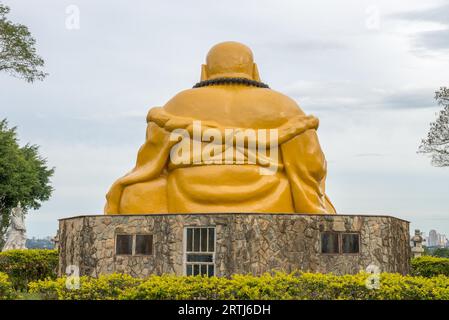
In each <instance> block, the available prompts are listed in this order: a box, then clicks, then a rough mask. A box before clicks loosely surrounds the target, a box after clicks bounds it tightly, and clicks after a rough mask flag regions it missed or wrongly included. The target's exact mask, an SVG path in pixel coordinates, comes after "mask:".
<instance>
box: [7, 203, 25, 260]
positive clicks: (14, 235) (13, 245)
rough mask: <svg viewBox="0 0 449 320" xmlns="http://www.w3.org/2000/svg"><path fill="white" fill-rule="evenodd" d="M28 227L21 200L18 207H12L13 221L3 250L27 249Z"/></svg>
mask: <svg viewBox="0 0 449 320" xmlns="http://www.w3.org/2000/svg"><path fill="white" fill-rule="evenodd" d="M25 233H26V227H25V217H24V214H23V209H22V206H21V204H20V202H19V204H18V205H17V207H15V208H14V209H12V212H11V223H10V225H9V227H8V230H7V231H6V242H5V245H4V247H3V250H2V251H6V250H12V249H26V247H25V243H26V234H25Z"/></svg>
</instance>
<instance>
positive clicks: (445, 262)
mask: <svg viewBox="0 0 449 320" xmlns="http://www.w3.org/2000/svg"><path fill="white" fill-rule="evenodd" d="M411 274H412V275H414V276H423V277H434V276H437V275H445V276H449V259H447V258H437V257H432V256H422V257H418V258H414V259H412V268H411Z"/></svg>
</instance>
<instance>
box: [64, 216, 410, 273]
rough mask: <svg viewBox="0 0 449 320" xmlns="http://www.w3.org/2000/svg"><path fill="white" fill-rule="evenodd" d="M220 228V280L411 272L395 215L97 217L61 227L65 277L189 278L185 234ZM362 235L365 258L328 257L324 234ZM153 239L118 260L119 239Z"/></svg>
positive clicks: (403, 229) (404, 230)
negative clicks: (139, 252) (143, 250)
mask: <svg viewBox="0 0 449 320" xmlns="http://www.w3.org/2000/svg"><path fill="white" fill-rule="evenodd" d="M186 226H215V227H216V254H215V270H216V275H218V276H229V275H231V274H234V273H244V274H246V273H252V274H261V273H263V272H265V271H270V270H273V269H276V270H284V271H287V272H290V271H293V270H297V269H301V270H305V271H312V272H322V273H327V272H333V273H336V274H345V273H357V272H359V271H360V270H361V269H365V268H366V267H367V266H368V265H370V264H374V265H377V266H378V267H380V269H381V271H384V272H398V273H402V274H406V273H407V272H408V271H409V260H410V247H409V223H408V222H407V221H404V220H400V219H397V218H393V217H388V216H363V215H354V216H352V215H301V214H247V213H245V214H161V215H113V216H112V215H111V216H107V215H101V216H100V215H97V216H80V217H74V218H67V219H62V220H60V222H59V250H60V257H59V260H60V261H59V262H60V263H59V274H64V273H65V270H66V267H67V266H70V265H75V266H77V267H79V270H80V274H81V275H91V276H98V275H99V274H105V273H113V272H120V273H128V274H130V275H132V276H136V277H145V276H148V275H150V274H158V275H160V274H163V273H174V274H179V275H182V274H183V273H184V265H183V263H184V261H183V259H184V253H183V249H184V244H183V241H184V239H183V237H184V227H186ZM323 231H337V232H359V233H360V253H359V254H347V255H341V254H340V255H329V254H322V253H321V236H320V234H321V232H323ZM121 233H130V234H135V233H150V234H152V235H153V254H152V255H151V256H120V255H115V235H116V234H121Z"/></svg>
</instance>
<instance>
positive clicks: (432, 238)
mask: <svg viewBox="0 0 449 320" xmlns="http://www.w3.org/2000/svg"><path fill="white" fill-rule="evenodd" d="M437 243H438V233H437V232H436V230H430V232H429V241H428V242H427V245H428V246H429V247H436V246H437Z"/></svg>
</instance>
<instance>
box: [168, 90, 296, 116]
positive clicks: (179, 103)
mask: <svg viewBox="0 0 449 320" xmlns="http://www.w3.org/2000/svg"><path fill="white" fill-rule="evenodd" d="M230 101H231V102H232V105H233V106H234V107H237V108H239V107H240V106H242V105H244V106H246V107H250V108H254V109H255V110H254V111H257V110H258V111H263V110H270V111H271V112H270V113H284V114H288V115H303V114H304V112H303V111H302V110H301V108H300V107H299V105H298V104H297V103H296V101H295V100H293V99H292V98H290V97H288V96H287V95H285V94H283V93H280V92H278V91H275V90H272V89H268V88H256V87H233V88H229V87H226V86H211V87H203V88H194V89H187V90H184V91H181V92H180V93H178V94H177V95H175V96H174V97H173V98H172V99H170V100H169V101H168V102H167V103H166V104H165V105H164V109H165V110H166V111H168V112H170V113H171V114H176V115H186V112H189V111H190V112H191V111H194V110H195V111H200V110H202V109H210V108H212V107H213V108H214V109H217V108H220V107H222V106H227V107H229V105H230Z"/></svg>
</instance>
